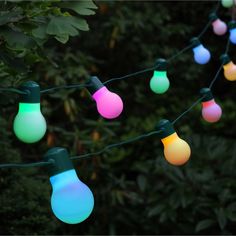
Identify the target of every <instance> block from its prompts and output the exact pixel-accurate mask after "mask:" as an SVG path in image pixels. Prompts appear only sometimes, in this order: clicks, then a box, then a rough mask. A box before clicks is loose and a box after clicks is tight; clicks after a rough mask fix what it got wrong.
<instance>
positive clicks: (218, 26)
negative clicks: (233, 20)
mask: <svg viewBox="0 0 236 236" xmlns="http://www.w3.org/2000/svg"><path fill="white" fill-rule="evenodd" d="M209 18H210V20H211V21H212V23H211V24H212V26H213V31H214V33H215V34H216V35H224V34H225V33H226V32H227V25H226V24H225V22H223V21H222V20H220V19H219V18H218V17H217V15H216V14H215V13H211V14H210V15H209Z"/></svg>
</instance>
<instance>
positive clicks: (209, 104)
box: [200, 88, 222, 123]
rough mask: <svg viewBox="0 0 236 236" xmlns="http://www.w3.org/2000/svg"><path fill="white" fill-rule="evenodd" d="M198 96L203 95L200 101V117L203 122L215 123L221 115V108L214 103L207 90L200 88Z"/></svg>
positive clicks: (210, 93) (209, 91)
mask: <svg viewBox="0 0 236 236" xmlns="http://www.w3.org/2000/svg"><path fill="white" fill-rule="evenodd" d="M200 94H201V95H204V98H203V99H202V117H203V119H204V120H205V121H207V122H210V123H214V122H217V121H218V120H219V119H220V118H221V115H222V110H221V107H220V106H219V105H218V104H217V103H216V102H215V100H214V98H213V95H212V92H211V90H210V89H209V88H202V89H201V90H200Z"/></svg>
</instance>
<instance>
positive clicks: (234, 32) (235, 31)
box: [228, 21, 236, 44]
mask: <svg viewBox="0 0 236 236" xmlns="http://www.w3.org/2000/svg"><path fill="white" fill-rule="evenodd" d="M228 26H229V39H230V42H231V43H233V44H236V21H230V22H229V23H228Z"/></svg>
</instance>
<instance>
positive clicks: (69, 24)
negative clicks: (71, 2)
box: [46, 16, 89, 43]
mask: <svg viewBox="0 0 236 236" xmlns="http://www.w3.org/2000/svg"><path fill="white" fill-rule="evenodd" d="M78 30H83V31H87V30H89V28H88V24H87V22H86V21H85V20H83V19H79V18H77V17H74V16H53V17H51V20H50V22H49V24H48V26H47V29H46V33H47V34H50V35H55V36H57V37H56V38H57V39H58V40H59V41H60V42H63V43H65V42H66V41H67V40H68V39H69V36H76V35H78V34H79V31H78Z"/></svg>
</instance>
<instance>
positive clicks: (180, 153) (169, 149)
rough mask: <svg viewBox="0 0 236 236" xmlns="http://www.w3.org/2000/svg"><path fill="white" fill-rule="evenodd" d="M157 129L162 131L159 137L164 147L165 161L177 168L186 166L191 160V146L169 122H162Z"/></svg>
mask: <svg viewBox="0 0 236 236" xmlns="http://www.w3.org/2000/svg"><path fill="white" fill-rule="evenodd" d="M156 128H157V130H158V131H160V132H159V134H158V136H159V137H160V138H161V141H162V143H163V145H164V155H165V159H166V160H167V161H168V162H169V163H170V164H172V165H175V166H181V165H184V164H185V163H186V162H187V161H188V160H189V158H190V154H191V149H190V147H189V145H188V144H187V143H186V142H185V141H184V140H183V139H181V138H180V137H179V136H178V134H177V133H176V132H175V129H174V126H173V124H172V123H171V122H170V121H169V120H160V122H159V123H158V125H157V127H156Z"/></svg>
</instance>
